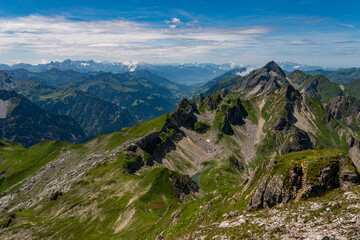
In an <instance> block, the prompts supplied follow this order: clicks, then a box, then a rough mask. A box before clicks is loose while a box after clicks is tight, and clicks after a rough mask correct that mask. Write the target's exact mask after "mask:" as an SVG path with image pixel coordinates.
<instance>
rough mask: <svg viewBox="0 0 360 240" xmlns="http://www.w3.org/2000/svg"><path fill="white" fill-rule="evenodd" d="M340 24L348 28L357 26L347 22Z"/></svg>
mask: <svg viewBox="0 0 360 240" xmlns="http://www.w3.org/2000/svg"><path fill="white" fill-rule="evenodd" d="M339 25H341V26H344V27H347V28H355V26H354V25H352V24H345V23H343V24H339Z"/></svg>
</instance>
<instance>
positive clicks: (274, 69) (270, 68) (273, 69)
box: [263, 61, 286, 77]
mask: <svg viewBox="0 0 360 240" xmlns="http://www.w3.org/2000/svg"><path fill="white" fill-rule="evenodd" d="M263 69H266V71H267V72H275V73H277V74H279V75H280V76H282V77H286V74H285V72H284V71H283V70H282V69H281V68H280V66H279V65H277V64H276V63H275V62H274V61H271V62H269V63H267V64H266V65H265V66H264V67H263Z"/></svg>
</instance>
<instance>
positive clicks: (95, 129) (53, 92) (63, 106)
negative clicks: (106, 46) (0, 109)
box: [0, 72, 136, 136]
mask: <svg viewBox="0 0 360 240" xmlns="http://www.w3.org/2000/svg"><path fill="white" fill-rule="evenodd" d="M0 76H2V78H3V80H1V81H0V88H2V89H7V90H14V91H16V92H18V93H20V94H22V95H24V96H26V97H27V98H29V99H30V100H31V101H32V102H33V103H35V104H37V105H38V106H39V107H41V108H43V109H45V110H49V111H51V112H54V113H57V114H61V115H67V116H69V117H72V118H74V119H75V120H76V121H77V122H78V123H79V125H80V126H81V127H82V128H83V130H84V131H85V132H86V133H87V134H88V135H90V136H97V135H100V134H105V133H110V132H114V131H119V130H121V129H122V128H123V127H127V126H131V125H133V124H134V123H135V122H136V120H135V119H134V117H132V116H131V114H130V113H129V111H128V110H127V109H124V108H122V107H120V106H117V105H115V104H112V103H110V102H107V101H104V100H102V99H100V98H98V97H96V96H94V95H93V94H91V93H87V92H82V91H80V90H78V89H67V90H59V89H55V88H53V87H50V86H48V85H46V84H44V83H43V82H37V81H34V80H26V81H21V80H16V79H14V78H12V77H11V76H9V75H7V74H6V73H5V72H0Z"/></svg>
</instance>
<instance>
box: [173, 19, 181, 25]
mask: <svg viewBox="0 0 360 240" xmlns="http://www.w3.org/2000/svg"><path fill="white" fill-rule="evenodd" d="M171 22H172V23H175V24H179V23H181V21H180V19H179V18H171Z"/></svg>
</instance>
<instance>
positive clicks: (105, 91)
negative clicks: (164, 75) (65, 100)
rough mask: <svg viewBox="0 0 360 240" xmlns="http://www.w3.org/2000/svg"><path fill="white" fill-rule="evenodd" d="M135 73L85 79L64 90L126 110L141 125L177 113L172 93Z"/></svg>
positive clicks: (67, 85)
mask: <svg viewBox="0 0 360 240" xmlns="http://www.w3.org/2000/svg"><path fill="white" fill-rule="evenodd" d="M133 75H134V73H124V74H112V73H103V74H99V75H96V76H90V77H86V78H84V77H82V78H79V79H77V80H75V81H71V82H69V83H66V84H61V85H58V86H57V87H59V88H61V89H69V88H79V89H80V90H82V91H84V92H90V93H92V94H94V95H95V96H97V97H99V98H100V99H103V100H106V101H109V102H111V103H114V104H116V105H118V106H124V107H126V108H127V109H128V110H129V111H130V113H131V114H133V115H134V116H135V117H136V119H137V120H138V121H143V120H148V119H151V118H154V117H157V116H159V115H162V114H164V113H166V112H171V111H173V110H174V109H175V107H176V103H177V102H178V99H177V98H176V97H174V96H173V95H172V94H171V92H170V90H168V89H167V88H165V87H162V86H160V85H158V84H156V83H154V82H152V81H150V80H147V79H144V78H142V77H139V78H135V77H133Z"/></svg>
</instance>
